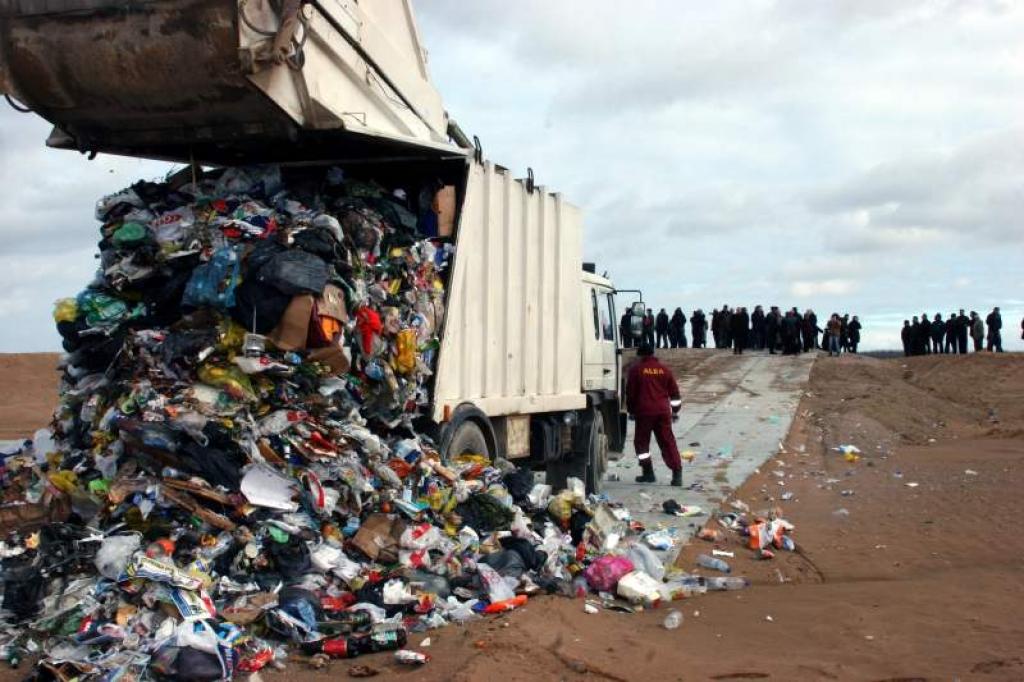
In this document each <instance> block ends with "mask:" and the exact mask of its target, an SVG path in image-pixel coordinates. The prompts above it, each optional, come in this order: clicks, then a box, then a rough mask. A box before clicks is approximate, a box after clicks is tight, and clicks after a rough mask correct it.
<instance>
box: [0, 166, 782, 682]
mask: <svg viewBox="0 0 1024 682" xmlns="http://www.w3.org/2000/svg"><path fill="white" fill-rule="evenodd" d="M435 191H436V187H435V188H433V189H431V188H429V187H403V188H398V187H385V186H382V185H378V184H376V183H373V182H367V181H363V180H356V179H352V178H349V177H347V176H346V174H345V173H344V172H343V171H342V170H341V169H339V168H329V169H327V168H317V169H316V170H311V169H309V168H301V169H299V168H288V169H283V168H278V167H248V168H227V169H221V170H217V171H212V172H210V173H206V174H203V175H201V176H199V177H196V178H193V177H192V176H191V175H189V176H188V177H179V176H174V177H172V178H171V179H169V180H168V181H167V182H163V183H151V182H139V183H137V184H135V185H133V186H132V187H130V188H128V189H125V190H123V191H122V192H119V193H117V194H114V195H111V196H108V197H105V198H103V199H102V200H100V201H99V202H98V204H97V209H96V217H97V218H98V219H99V221H100V222H101V224H102V227H101V239H100V242H99V251H100V256H99V263H100V269H99V272H98V273H97V276H96V279H95V280H94V281H93V282H92V283H90V284H89V285H88V286H87V287H86V289H85V290H84V291H82V292H81V293H80V294H79V295H78V296H77V297H75V298H68V299H62V300H60V301H58V302H57V304H56V308H55V311H54V317H55V320H56V323H57V328H58V331H59V332H60V334H61V336H62V338H63V340H64V346H65V350H66V351H67V356H66V358H65V360H64V361H63V363H62V371H63V380H62V387H61V402H60V406H59V408H58V410H57V412H56V414H55V417H54V420H53V422H52V424H51V428H50V429H48V430H42V431H40V432H39V433H37V434H36V436H35V438H34V439H33V440H31V441H27V442H26V443H25V445H24V446H23V447H21V448H18V449H14V450H11V451H8V452H5V453H3V468H2V470H0V476H2V479H0V480H2V487H3V507H2V509H0V527H2V531H3V533H4V536H3V542H2V545H0V558H2V568H3V578H4V584H3V602H2V608H3V612H2V615H3V619H4V635H3V636H2V637H3V639H2V640H0V644H2V645H3V652H4V657H5V658H6V660H8V661H10V662H12V663H14V662H16V661H18V660H20V659H21V658H24V657H25V656H29V655H31V656H35V657H37V658H38V660H39V663H38V671H39V672H40V675H41V679H71V678H77V677H96V678H101V679H107V680H128V679H140V678H142V677H145V676H146V675H156V676H159V677H161V678H165V679H176V680H218V679H230V678H232V677H233V676H235V675H236V674H239V673H254V672H257V671H259V670H261V669H263V668H265V667H267V666H271V667H275V668H280V667H282V666H284V665H286V663H287V662H288V661H289V658H291V659H292V661H293V662H295V661H300V660H303V661H307V662H308V663H309V665H313V666H323V665H325V663H326V661H327V660H328V659H331V658H355V657H358V656H363V655H368V654H374V653H380V652H391V653H390V654H388V656H391V657H393V660H395V661H397V662H399V663H401V664H404V665H410V666H418V665H424V664H426V663H428V661H429V660H430V656H429V655H427V654H426V653H424V652H422V651H417V650H416V649H415V648H413V647H411V646H410V640H409V633H410V632H420V631H425V630H429V629H433V628H438V627H442V626H444V625H447V624H449V623H465V622H467V621H469V620H472V619H475V618H481V617H484V616H487V615H489V614H500V613H504V612H507V611H510V610H513V609H516V608H520V607H522V606H523V605H525V604H526V603H527V601H528V599H529V597H530V595H533V594H537V593H539V592H547V593H557V594H562V595H565V596H584V597H585V596H586V595H589V594H591V593H595V592H596V593H598V594H599V595H600V596H601V601H600V602H597V603H598V604H601V605H602V606H603V607H604V608H609V609H610V608H615V609H616V610H627V611H628V610H632V607H630V606H626V605H624V604H623V602H620V601H619V600H618V599H617V598H616V596H617V597H618V598H621V599H622V600H624V601H625V602H629V603H630V604H632V605H633V606H640V605H643V606H651V605H654V604H657V603H659V602H660V601H667V600H671V599H678V598H681V597H683V596H690V595H693V594H699V593H701V592H704V591H706V590H708V589H738V588H740V587H743V586H744V585H745V584H746V582H745V580H744V579H743V578H736V577H731V576H730V577H715V578H704V577H700V576H691V575H685V574H684V575H681V576H680V575H671V576H666V572H665V568H664V565H663V561H662V559H661V558H659V556H658V555H656V554H655V552H656V551H665V550H668V549H670V548H672V547H673V545H674V544H675V542H676V540H675V537H674V536H673V534H672V533H669V532H667V531H665V530H652V531H651V532H647V529H645V528H643V526H642V525H641V524H639V523H638V522H636V521H635V520H633V519H631V517H630V514H629V510H628V509H625V508H623V507H621V506H617V505H615V504H614V503H612V502H609V501H607V500H606V499H604V498H600V497H596V496H589V497H588V496H587V495H586V494H585V492H584V486H583V484H582V482H581V481H579V480H578V479H575V478H570V479H569V480H568V486H567V488H566V489H564V490H558V491H556V490H552V489H551V487H550V486H547V485H544V484H535V483H534V480H533V473H532V471H529V470H524V469H517V468H516V467H515V466H513V465H512V464H510V463H509V462H507V461H504V460H501V459H497V460H494V461H489V460H488V459H487V458H486V457H484V456H481V455H479V454H474V453H462V454H457V455H454V456H452V457H449V458H442V455H441V452H440V450H439V447H438V444H437V443H435V442H434V440H433V439H432V438H431V437H430V435H429V434H428V433H427V431H426V429H424V428H422V426H421V425H422V423H423V422H422V420H421V417H422V416H423V415H424V413H425V411H426V408H427V406H428V405H429V403H430V391H431V378H432V376H433V372H434V369H435V368H434V364H435V358H436V354H437V351H438V347H439V343H438V339H439V330H440V328H441V325H442V324H443V319H444V302H445V291H446V285H447V277H448V274H449V264H450V262H451V260H452V257H453V253H454V247H453V242H452V240H451V238H450V237H446V236H438V235H439V230H438V225H437V216H436V214H435V213H434V212H433V211H434V207H433V206H434V204H433V199H434V193H433V192H435ZM666 511H669V510H666ZM698 511H699V510H698ZM669 513H681V514H683V515H690V514H692V513H693V508H687V507H683V506H679V507H678V509H676V508H674V509H672V510H671V511H670V512H669ZM780 523H784V522H781V521H778V520H776V521H773V522H771V523H770V524H768V526H767V527H766V528H764V529H761V530H758V529H757V525H756V524H754V525H752V526H750V528H749V530H750V533H751V537H752V538H754V537H757V538H759V539H762V540H763V542H765V543H766V544H767V543H769V542H773V543H778V542H783V544H784V543H785V540H787V539H788V536H785V535H784V532H785V529H786V528H785V526H782V527H781V530H780V528H779V527H778V526H777V525H776V524H780ZM780 538H781V539H780ZM762 540H759V541H762ZM714 562H715V563H716V565H717V564H718V563H724V562H722V561H721V560H720V559H715V560H714ZM727 570H728V569H727V567H726V572H727ZM585 608H587V609H588V612H590V608H595V607H594V605H593V604H592V603H591V602H587V606H586V607H585ZM680 620H681V619H680ZM666 627H668V625H666ZM423 646H426V642H424V643H423ZM421 648H422V647H421ZM352 670H353V671H357V672H358V671H364V672H367V671H371V670H372V668H370V667H369V666H357V667H354V668H352ZM371 674H372V673H371Z"/></svg>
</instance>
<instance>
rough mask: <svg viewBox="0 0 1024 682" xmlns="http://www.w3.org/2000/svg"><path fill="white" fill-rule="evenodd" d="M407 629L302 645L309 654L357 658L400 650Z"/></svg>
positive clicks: (336, 638)
mask: <svg viewBox="0 0 1024 682" xmlns="http://www.w3.org/2000/svg"><path fill="white" fill-rule="evenodd" d="M406 639H407V638H406V633H405V630H387V631H384V632H374V633H372V634H369V635H363V636H359V637H352V636H350V637H333V638H330V639H321V640H317V641H316V642H309V643H308V644H303V645H302V650H303V652H304V653H306V654H308V655H313V654H321V653H322V654H327V655H328V656H330V657H331V658H355V657H357V656H362V655H363V654H375V653H378V652H381V651H398V650H399V649H401V648H402V647H404V646H405V644H406Z"/></svg>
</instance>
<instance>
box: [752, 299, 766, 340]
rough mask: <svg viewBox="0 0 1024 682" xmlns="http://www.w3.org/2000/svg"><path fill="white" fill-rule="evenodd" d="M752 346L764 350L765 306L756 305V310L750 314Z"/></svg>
mask: <svg viewBox="0 0 1024 682" xmlns="http://www.w3.org/2000/svg"><path fill="white" fill-rule="evenodd" d="M750 332H751V334H752V336H753V338H752V339H751V344H750V345H751V348H753V349H754V350H764V308H762V307H761V306H755V307H754V312H753V313H751V314H750Z"/></svg>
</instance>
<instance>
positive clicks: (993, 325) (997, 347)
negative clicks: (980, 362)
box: [985, 306, 1003, 353]
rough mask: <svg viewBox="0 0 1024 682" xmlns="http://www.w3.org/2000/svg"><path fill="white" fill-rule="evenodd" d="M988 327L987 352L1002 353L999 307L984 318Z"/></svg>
mask: <svg viewBox="0 0 1024 682" xmlns="http://www.w3.org/2000/svg"><path fill="white" fill-rule="evenodd" d="M985 324H987V325H988V350H989V351H994V352H996V353H1002V352H1003V335H1002V329H1003V316H1002V315H1000V314H999V306H996V307H995V308H993V309H992V312H990V313H989V314H988V317H986V318H985Z"/></svg>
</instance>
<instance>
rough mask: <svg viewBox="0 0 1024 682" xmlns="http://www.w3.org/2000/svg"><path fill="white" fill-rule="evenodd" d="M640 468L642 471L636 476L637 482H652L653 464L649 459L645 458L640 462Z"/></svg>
mask: <svg viewBox="0 0 1024 682" xmlns="http://www.w3.org/2000/svg"><path fill="white" fill-rule="evenodd" d="M640 468H641V469H642V470H643V473H642V474H640V475H639V476H637V477H636V479H635V480H636V482H637V483H654V481H655V478H654V465H653V464H651V460H649V459H645V460H643V461H642V462H640Z"/></svg>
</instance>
